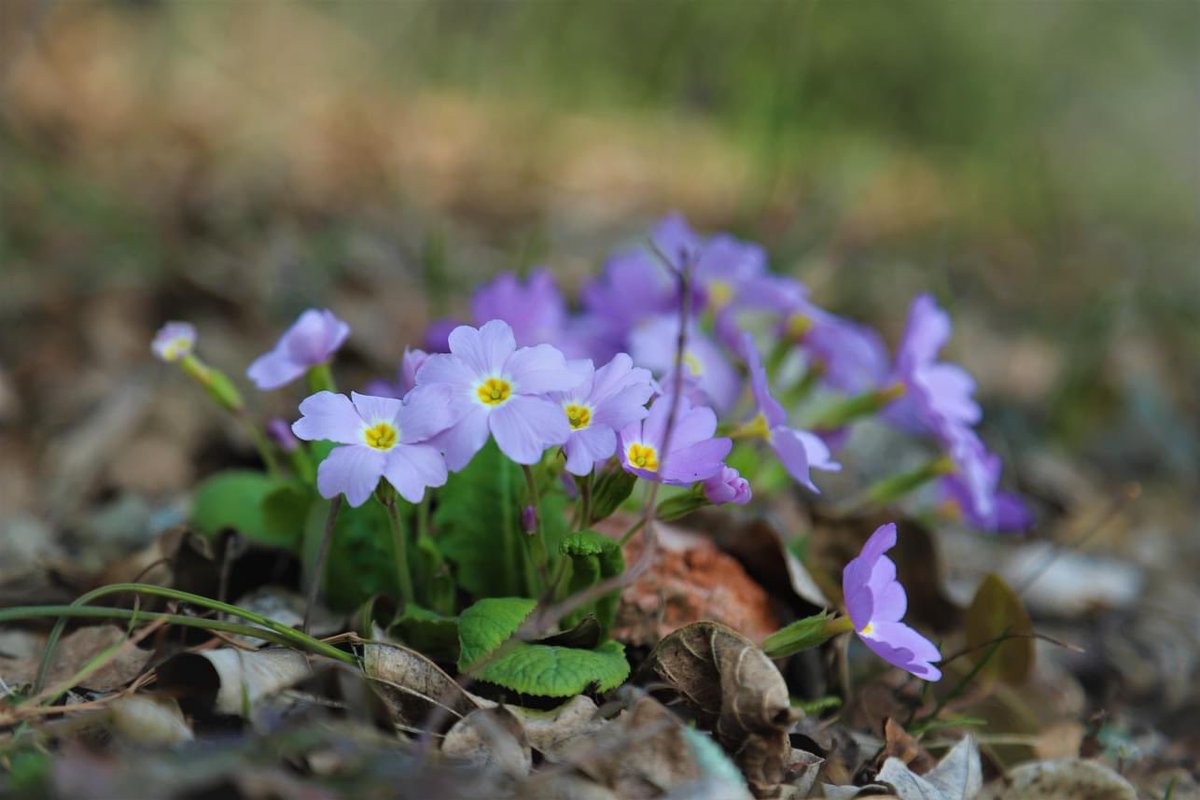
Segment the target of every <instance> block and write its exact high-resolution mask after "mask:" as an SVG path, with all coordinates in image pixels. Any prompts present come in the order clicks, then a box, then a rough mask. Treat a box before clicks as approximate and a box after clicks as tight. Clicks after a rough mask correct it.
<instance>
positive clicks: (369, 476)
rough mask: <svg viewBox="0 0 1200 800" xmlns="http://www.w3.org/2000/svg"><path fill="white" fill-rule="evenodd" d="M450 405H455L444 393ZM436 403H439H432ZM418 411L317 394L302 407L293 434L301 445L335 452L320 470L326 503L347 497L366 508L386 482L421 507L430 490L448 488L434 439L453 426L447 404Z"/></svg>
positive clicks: (381, 400) (384, 400)
mask: <svg viewBox="0 0 1200 800" xmlns="http://www.w3.org/2000/svg"><path fill="white" fill-rule="evenodd" d="M443 398H444V399H449V398H448V396H446V395H445V394H444V393H443ZM427 399H428V400H430V401H432V400H434V398H432V397H428V398H427ZM438 407H439V405H438V404H437V403H436V402H428V403H426V407H425V408H421V409H417V408H414V407H412V406H408V405H405V404H404V403H403V402H402V401H400V400H397V399H395V398H392V397H371V396H370V395H363V394H358V393H357V392H353V393H351V395H350V397H346V396H345V395H344V394H334V393H333V392H317V393H316V394H314V395H312V396H310V397H308V398H306V399H305V400H304V401H303V402H302V403H300V413H301V415H302V416H301V417H300V419H299V420H297V421H296V422H295V423H293V425H292V432H293V433H295V434H296V436H297V437H299V438H301V439H306V440H309V441H315V440H319V439H328V440H329V441H332V442H336V443H337V444H339V445H341V446H340V447H335V448H334V449H333V450H332V451H330V453H329V455H328V456H326V458H325V460H324V461H322V462H321V465H320V467H318V468H317V489H318V491H320V493H321V496H322V497H326V498H333V497H336V496H337V495H339V494H344V495H346V501H347V502H348V503H349V504H350V505H352V506H360V505H362V504H363V503H364V502H366V500H367V498H368V497H370V496H371V492H373V491H375V487H376V486H377V485H378V484H379V479H380V478H381V477H382V478H386V479H387V481H388V483H390V484H391V485H392V486H394V487H395V489H396V491H397V492H399V493H400V496H401V497H403V498H404V499H405V500H408V501H409V502H413V503H418V502H420V501H421V498H422V496H423V495H424V494H425V487H427V486H433V487H437V486H442V485H443V484H445V482H446V476H447V473H446V460H445V458H443V457H442V454H441V452H439V450H438V449H437V447H435V446H433V445H432V444H429V442H428V440H429V438H430V437H431V436H433V435H434V434H436V433H438V432H439V431H440V430H442V429H444V428H445V426H446V425H447V424H449V415H448V413H446V411H445V410H444V409H445V405H444V403H443V404H442V405H441V408H442V409H443V411H441V412H438V411H437V408H438Z"/></svg>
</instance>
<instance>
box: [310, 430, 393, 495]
mask: <svg viewBox="0 0 1200 800" xmlns="http://www.w3.org/2000/svg"><path fill="white" fill-rule="evenodd" d="M383 465H384V455H383V453H382V452H381V451H379V450H374V449H372V448H370V447H367V446H365V445H362V446H359V445H344V446H342V447H335V448H334V449H333V450H332V451H331V452H330V453H329V455H328V456H326V457H325V460H324V461H322V462H321V466H320V467H318V468H317V489H318V490H319V491H320V492H321V496H322V497H326V498H330V499H332V498H334V497H336V496H337V495H339V494H344V495H346V502H347V503H349V504H350V505H352V506H354V507H356V508H357V507H358V506H361V505H362V504H363V503H365V502H366V500H367V498H368V497H370V496H371V492H373V491H375V487H376V485H378V484H379V477H380V476H381V475H382V474H383Z"/></svg>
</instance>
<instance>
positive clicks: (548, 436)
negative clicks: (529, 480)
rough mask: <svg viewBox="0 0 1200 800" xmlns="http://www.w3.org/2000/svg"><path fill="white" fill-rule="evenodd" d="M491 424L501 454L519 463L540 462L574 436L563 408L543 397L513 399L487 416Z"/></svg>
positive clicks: (518, 397)
mask: <svg viewBox="0 0 1200 800" xmlns="http://www.w3.org/2000/svg"><path fill="white" fill-rule="evenodd" d="M488 425H489V427H490V428H491V431H492V435H493V436H494V437H496V444H497V445H499V447H500V450H501V452H503V453H504V454H505V455H506V456H508V457H509V458H511V459H512V460H513V461H515V462H517V463H518V464H535V463H537V461H538V460H539V459H540V458H541V457H542V453H543V452H545V450H546V448H547V447H549V446H550V445H554V444H563V443H564V442H566V441H567V438H568V437H569V436H570V435H571V426H570V425H569V424H568V423H567V417H566V415H565V414H563V410H562V407H561V406H559V405H558V404H557V403H555V402H553V401H551V400H547V399H546V398H544V397H526V396H517V397H513V398H512V399H511V400H509V401H508V402H507V403H505V404H503V405H501V406H497V407H496V409H495V410H494V411H492V413H491V414H489V415H488Z"/></svg>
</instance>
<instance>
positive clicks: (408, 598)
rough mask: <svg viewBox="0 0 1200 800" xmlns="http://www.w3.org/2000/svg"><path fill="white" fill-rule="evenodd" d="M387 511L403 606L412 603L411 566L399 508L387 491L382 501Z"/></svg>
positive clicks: (393, 496) (394, 497)
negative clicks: (390, 524)
mask: <svg viewBox="0 0 1200 800" xmlns="http://www.w3.org/2000/svg"><path fill="white" fill-rule="evenodd" d="M383 505H384V508H386V509H387V512H388V520H390V521H391V523H392V544H393V548H392V549H394V550H395V551H396V582H397V584H398V585H399V587H400V599H401V600H402V601H403V602H404V608H408V607H409V606H411V605H412V604H413V600H414V598H415V595H414V593H413V579H412V568H411V567H409V565H408V536H407V534H406V533H405V530H404V520H403V519H402V518H401V517H400V509H398V508H396V496H395V495H394V494H391V493H388V496H387V497H386V499H384V501H383Z"/></svg>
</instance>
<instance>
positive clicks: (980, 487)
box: [938, 425, 1033, 531]
mask: <svg viewBox="0 0 1200 800" xmlns="http://www.w3.org/2000/svg"><path fill="white" fill-rule="evenodd" d="M938 438H939V439H941V441H942V445H943V447H944V448H945V450H946V454H947V456H949V459H950V461H951V463H952V464H953V465H954V466H953V471H952V472H950V473H949V474H947V475H944V476H942V477H941V478H940V479H939V481H938V482H939V488H940V489H941V492H942V494H943V496H944V497H945V498H946V500H947V501H949V502H950V503H951V504H952V505H953V507H954V508H955V509H957V510H958V511H959V512H960V513H961V514H962V515H963V517H964V518H965V519H966V521H967V522H968V523H969V524H971V525H973V526H974V527H976V528H979V529H981V530H986V531H1018V530H1024V529H1026V528H1028V527H1029V526H1030V525H1032V524H1033V514H1032V512H1030V510H1029V507H1028V506H1027V505H1026V504H1025V502H1024V501H1023V500H1022V499H1021V498H1020V497H1019V496H1017V495H1015V494H1013V493H1012V492H1006V491H1004V490H1003V489H1001V488H1000V486H999V484H1000V472H1001V470H1002V469H1003V465H1002V462H1001V460H1000V456H998V455H996V454H995V453H993V452H992V451H990V450H988V448H987V445H985V444H984V443H983V440H982V439H980V438H979V436H978V435H977V434H976V433H975V432H974V431H973V430H971V429H970V428H967V427H964V426H961V425H952V426H946V427H945V428H944V429H943V430H942V431H941V432H940V435H939V437H938Z"/></svg>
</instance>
